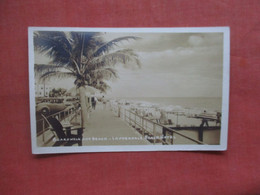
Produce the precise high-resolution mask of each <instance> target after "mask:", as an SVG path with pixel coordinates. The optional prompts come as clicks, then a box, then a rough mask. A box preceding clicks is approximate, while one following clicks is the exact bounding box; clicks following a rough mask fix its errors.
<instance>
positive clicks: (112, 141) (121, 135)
mask: <svg viewBox="0 0 260 195" xmlns="http://www.w3.org/2000/svg"><path fill="white" fill-rule="evenodd" d="M82 144H83V146H84V145H85V146H86V145H100V146H102V145H148V144H149V142H148V141H147V140H144V139H142V136H141V135H140V134H139V133H138V132H137V131H136V130H135V129H133V128H131V127H129V126H127V124H126V123H124V122H123V121H122V120H121V119H120V118H118V117H117V116H116V115H115V114H114V113H113V112H112V111H111V110H110V109H109V108H108V106H107V107H106V109H103V105H102V104H101V103H99V104H97V107H96V110H93V111H92V112H91V115H90V118H89V119H88V122H87V127H86V130H85V131H84V133H83V143H82Z"/></svg>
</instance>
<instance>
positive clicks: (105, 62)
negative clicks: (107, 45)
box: [89, 49, 141, 68]
mask: <svg viewBox="0 0 260 195" xmlns="http://www.w3.org/2000/svg"><path fill="white" fill-rule="evenodd" d="M128 62H134V64H136V65H137V66H138V67H139V68H140V67H141V63H140V61H139V57H138V55H137V54H136V53H134V51H133V50H132V49H123V50H118V51H115V52H113V53H108V54H104V55H101V56H99V57H96V58H93V60H92V61H91V64H94V65H95V68H100V67H104V66H114V65H115V64H117V63H122V64H127V63H128ZM89 67H90V68H91V67H92V66H89Z"/></svg>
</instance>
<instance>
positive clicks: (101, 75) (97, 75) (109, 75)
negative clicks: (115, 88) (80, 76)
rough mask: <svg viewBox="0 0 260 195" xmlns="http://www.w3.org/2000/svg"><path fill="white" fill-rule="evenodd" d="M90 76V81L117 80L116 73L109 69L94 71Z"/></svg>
mask: <svg viewBox="0 0 260 195" xmlns="http://www.w3.org/2000/svg"><path fill="white" fill-rule="evenodd" d="M90 75H91V78H92V80H110V79H112V80H113V79H116V78H118V74H117V71H116V70H115V69H113V68H110V67H105V68H99V69H95V70H93V71H92V72H91V73H90Z"/></svg>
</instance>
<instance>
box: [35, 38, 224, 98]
mask: <svg viewBox="0 0 260 195" xmlns="http://www.w3.org/2000/svg"><path fill="white" fill-rule="evenodd" d="M128 35H131V36H137V37H140V38H141V39H138V40H131V41H124V42H123V43H122V44H119V45H118V47H117V48H115V49H120V48H131V49H133V50H134V51H135V53H136V54H137V55H138V56H139V60H140V62H141V67H140V68H139V67H137V66H136V65H135V64H128V65H127V66H124V65H122V64H117V65H116V66H115V68H116V70H117V71H118V75H119V79H117V80H115V81H108V83H109V85H110V86H111V90H110V91H108V92H107V94H106V95H107V96H108V97H221V96H222V71H223V69H222V68H223V33H105V34H104V39H105V40H112V39H113V38H117V37H122V36H128ZM47 61H48V60H47V58H46V57H44V56H42V55H40V54H38V53H35V63H46V62H47ZM47 63H48V62H47ZM65 83H66V84H65ZM55 84H56V86H59V85H60V86H63V87H64V86H67V88H70V87H72V86H73V80H67V81H64V80H63V81H57V80H56V81H55Z"/></svg>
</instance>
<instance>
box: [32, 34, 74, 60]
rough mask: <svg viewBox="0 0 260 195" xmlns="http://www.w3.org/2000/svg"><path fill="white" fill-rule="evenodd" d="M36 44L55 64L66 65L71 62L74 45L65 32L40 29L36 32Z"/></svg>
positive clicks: (36, 47)
mask: <svg viewBox="0 0 260 195" xmlns="http://www.w3.org/2000/svg"><path fill="white" fill-rule="evenodd" d="M34 46H35V49H36V50H38V51H39V52H40V53H44V54H45V55H48V56H49V57H50V58H51V59H52V62H53V63H55V64H58V65H65V64H67V63H68V62H69V59H70V56H71V50H72V47H71V44H70V42H69V40H68V39H67V36H66V34H65V33H64V32H59V31H38V32H36V33H34Z"/></svg>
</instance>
